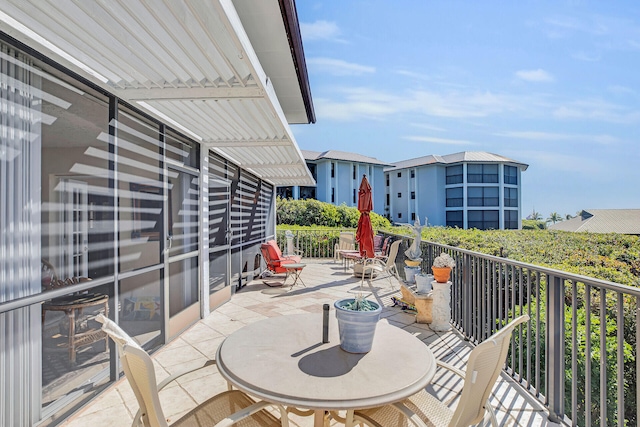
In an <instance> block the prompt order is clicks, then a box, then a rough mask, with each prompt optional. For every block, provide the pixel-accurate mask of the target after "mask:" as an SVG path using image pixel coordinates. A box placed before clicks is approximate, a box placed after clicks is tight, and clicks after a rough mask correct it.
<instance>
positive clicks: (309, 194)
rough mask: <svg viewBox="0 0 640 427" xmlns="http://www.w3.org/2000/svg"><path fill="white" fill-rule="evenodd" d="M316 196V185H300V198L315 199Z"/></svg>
mask: <svg viewBox="0 0 640 427" xmlns="http://www.w3.org/2000/svg"><path fill="white" fill-rule="evenodd" d="M315 198H316V187H300V199H302V200H307V199H315Z"/></svg>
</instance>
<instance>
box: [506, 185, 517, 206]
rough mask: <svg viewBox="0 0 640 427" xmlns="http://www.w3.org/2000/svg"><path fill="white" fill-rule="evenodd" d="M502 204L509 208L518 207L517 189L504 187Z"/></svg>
mask: <svg viewBox="0 0 640 427" xmlns="http://www.w3.org/2000/svg"><path fill="white" fill-rule="evenodd" d="M504 205H505V206H506V207H510V208H517V207H518V189H517V188H509V187H505V189H504Z"/></svg>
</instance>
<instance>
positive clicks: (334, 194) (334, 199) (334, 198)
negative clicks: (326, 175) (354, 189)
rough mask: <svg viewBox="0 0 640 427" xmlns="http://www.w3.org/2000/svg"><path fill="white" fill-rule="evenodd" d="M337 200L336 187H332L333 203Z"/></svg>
mask: <svg viewBox="0 0 640 427" xmlns="http://www.w3.org/2000/svg"><path fill="white" fill-rule="evenodd" d="M335 202H336V189H335V188H334V187H331V203H335Z"/></svg>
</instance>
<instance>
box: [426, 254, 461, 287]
mask: <svg viewBox="0 0 640 427" xmlns="http://www.w3.org/2000/svg"><path fill="white" fill-rule="evenodd" d="M455 266H456V262H455V260H454V259H453V258H451V256H449V254H448V253H445V252H442V253H441V254H440V255H438V256H437V257H436V258H435V259H434V260H433V266H432V267H431V271H433V276H434V277H435V279H436V282H438V283H447V282H448V281H449V277H450V276H451V269H452V268H454V267H455Z"/></svg>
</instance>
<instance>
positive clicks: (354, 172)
mask: <svg viewBox="0 0 640 427" xmlns="http://www.w3.org/2000/svg"><path fill="white" fill-rule="evenodd" d="M351 169H352V170H353V179H356V165H353V166H351Z"/></svg>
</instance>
